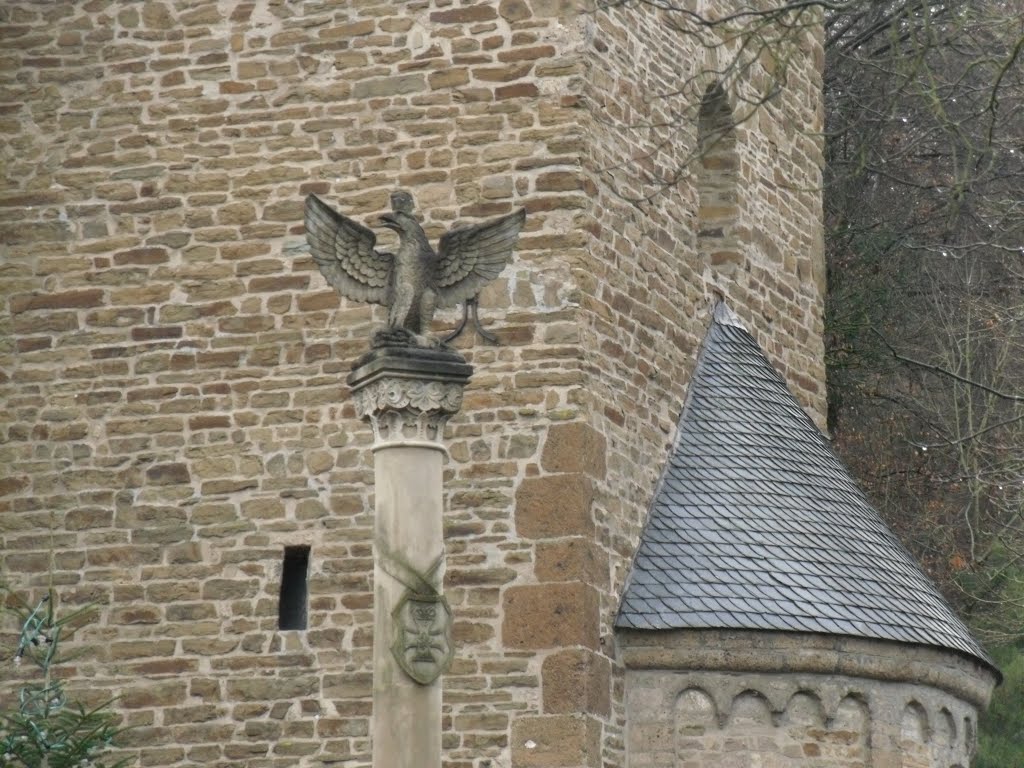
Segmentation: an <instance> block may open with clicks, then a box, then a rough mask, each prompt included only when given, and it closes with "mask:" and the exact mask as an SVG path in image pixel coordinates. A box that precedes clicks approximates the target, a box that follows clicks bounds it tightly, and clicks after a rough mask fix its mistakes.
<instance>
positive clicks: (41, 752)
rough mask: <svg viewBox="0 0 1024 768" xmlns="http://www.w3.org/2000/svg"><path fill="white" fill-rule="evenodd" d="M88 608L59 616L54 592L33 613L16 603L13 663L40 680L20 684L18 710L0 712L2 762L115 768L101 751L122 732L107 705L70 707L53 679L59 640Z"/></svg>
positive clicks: (31, 767)
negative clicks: (35, 673) (25, 666)
mask: <svg viewBox="0 0 1024 768" xmlns="http://www.w3.org/2000/svg"><path fill="white" fill-rule="evenodd" d="M90 608H91V606H87V607H86V608H82V609H79V610H77V611H74V612H72V613H69V614H67V615H65V616H62V617H60V618H58V617H57V614H56V609H55V598H54V594H53V593H52V592H50V593H48V594H47V595H45V596H44V597H43V598H42V600H40V601H39V603H38V605H36V607H35V608H34V609H30V607H29V606H28V605H26V604H24V603H20V604H19V606H18V607H17V608H16V609H15V611H16V612H17V613H18V615H19V619H20V623H21V633H20V635H19V637H18V647H17V649H16V651H15V653H14V664H15V665H19V666H20V665H21V664H24V663H30V664H33V665H34V666H35V667H36V668H37V670H38V672H39V674H38V677H37V678H36V679H35V680H33V681H30V682H27V683H26V684H25V685H24V686H22V688H21V690H20V691H19V694H18V702H17V704H16V706H11V707H8V708H7V709H4V710H0V763H2V764H3V765H5V766H7V765H11V766H26V767H27V768H117V767H118V766H124V765H127V764H128V761H127V760H120V761H118V762H116V763H112V762H108V761H105V760H104V758H103V752H104V751H105V750H106V749H107V748H108V747H109V746H110V745H111V743H112V741H113V739H114V737H115V736H117V734H118V733H119V732H120V730H119V729H118V727H117V717H116V716H115V715H114V714H113V713H112V712H111V711H110V704H111V702H109V701H108V702H105V703H103V704H101V705H99V706H98V707H93V708H86V707H84V706H83V705H82V704H79V703H70V704H69V703H68V701H67V693H66V691H65V690H64V683H63V681H62V680H60V679H58V678H56V677H55V675H54V673H55V667H57V666H59V664H60V663H61V662H63V661H66V659H65V658H62V657H61V656H60V645H61V640H62V638H63V637H65V636H66V635H67V633H68V632H69V631H70V629H71V628H72V627H73V622H75V621H76V620H78V619H79V618H80V617H81V616H83V615H84V614H85V613H86V612H87V611H89V610H90Z"/></svg>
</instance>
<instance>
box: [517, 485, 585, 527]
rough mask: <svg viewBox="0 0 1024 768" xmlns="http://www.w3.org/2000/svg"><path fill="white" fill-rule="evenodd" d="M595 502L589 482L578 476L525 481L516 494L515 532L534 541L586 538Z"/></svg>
mask: <svg viewBox="0 0 1024 768" xmlns="http://www.w3.org/2000/svg"><path fill="white" fill-rule="evenodd" d="M593 500H594V488H593V484H592V482H591V481H590V478H588V477H585V476H584V475H582V474H579V473H573V474H560V475H546V476H544V477H529V478H526V479H525V480H523V481H522V483H520V485H519V489H518V491H517V492H516V529H517V530H518V532H519V534H520V535H521V536H525V537H526V538H531V539H548V538H558V537H561V536H578V535H581V534H587V533H589V532H590V531H592V530H593V520H592V519H591V514H590V508H591V504H592V503H593Z"/></svg>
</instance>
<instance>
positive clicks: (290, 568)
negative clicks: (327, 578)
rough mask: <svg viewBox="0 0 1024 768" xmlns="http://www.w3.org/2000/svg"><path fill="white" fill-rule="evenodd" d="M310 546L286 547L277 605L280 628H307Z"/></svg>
mask: <svg viewBox="0 0 1024 768" xmlns="http://www.w3.org/2000/svg"><path fill="white" fill-rule="evenodd" d="M308 570H309V547H285V548H284V565H283V568H282V569H281V595H280V598H279V600H278V605H277V626H278V629H305V628H306V596H307V593H308V591H307V589H306V573H307V571H308Z"/></svg>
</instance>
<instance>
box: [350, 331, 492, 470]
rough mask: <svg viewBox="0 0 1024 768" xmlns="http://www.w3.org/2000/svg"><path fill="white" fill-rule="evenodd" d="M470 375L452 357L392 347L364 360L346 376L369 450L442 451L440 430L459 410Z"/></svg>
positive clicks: (468, 368)
mask: <svg viewBox="0 0 1024 768" xmlns="http://www.w3.org/2000/svg"><path fill="white" fill-rule="evenodd" d="M472 372H473V368H472V366H470V365H468V364H467V363H466V361H465V360H464V359H463V357H462V356H461V355H460V354H458V353H457V352H454V351H451V350H443V349H424V348H421V347H409V346H395V347H381V348H378V349H374V350H373V351H371V352H369V353H368V354H366V355H364V356H363V357H362V358H361V359H360V360H359V361H358V362H357V363H356V365H355V366H354V367H353V369H352V373H351V374H349V377H348V383H349V385H350V386H351V387H352V399H353V402H354V403H355V407H356V413H357V414H359V417H360V418H362V419H365V420H366V421H369V422H370V425H371V426H372V427H373V434H374V438H375V445H374V449H377V448H382V447H385V446H394V445H420V446H429V447H432V448H437V449H439V450H444V447H443V446H442V444H441V439H442V437H443V436H444V425H445V424H446V423H447V421H448V419H449V418H451V417H452V416H453V415H455V414H456V413H458V411H459V408H461V407H462V390H463V388H464V387H465V386H466V382H467V381H469V376H470V374H471V373H472Z"/></svg>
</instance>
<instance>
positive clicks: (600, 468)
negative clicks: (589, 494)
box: [540, 421, 606, 479]
mask: <svg viewBox="0 0 1024 768" xmlns="http://www.w3.org/2000/svg"><path fill="white" fill-rule="evenodd" d="M605 452H606V441H605V437H604V435H602V434H601V433H600V432H598V431H597V430H596V429H594V428H593V427H591V426H590V425H589V424H585V423H583V422H579V421H574V422H571V423H568V424H556V425H554V426H552V427H551V428H550V429H549V430H548V435H547V439H546V440H545V441H544V452H543V453H542V454H541V459H540V463H541V466H542V467H543V468H544V469H545V470H546V471H548V472H585V473H586V474H588V475H590V476H591V477H594V478H597V479H602V478H604V476H605V471H606V466H605Z"/></svg>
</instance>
